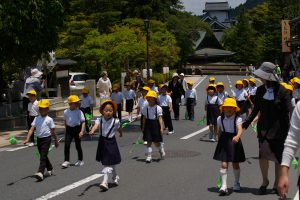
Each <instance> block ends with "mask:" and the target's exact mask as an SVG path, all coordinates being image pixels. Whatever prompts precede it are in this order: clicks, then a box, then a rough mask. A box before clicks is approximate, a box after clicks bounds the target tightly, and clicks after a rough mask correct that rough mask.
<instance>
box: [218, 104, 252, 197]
mask: <svg viewBox="0 0 300 200" xmlns="http://www.w3.org/2000/svg"><path fill="white" fill-rule="evenodd" d="M220 109H221V112H222V114H221V116H219V117H218V137H219V140H218V144H217V147H216V150H215V153H214V157H213V158H214V159H215V160H218V161H221V169H220V177H221V178H222V186H221V188H220V190H219V193H220V196H225V195H227V194H228V189H227V173H228V164H229V163H232V167H233V173H234V185H233V190H234V191H240V190H241V186H240V172H241V171H240V165H239V163H241V162H245V160H246V159H245V153H244V148H243V144H242V141H241V139H240V137H241V135H242V133H243V128H242V123H243V121H242V118H241V117H239V116H238V115H237V112H238V111H239V107H238V106H237V104H236V100H235V99H233V98H226V99H225V100H224V103H223V105H222V106H221V107H220Z"/></svg>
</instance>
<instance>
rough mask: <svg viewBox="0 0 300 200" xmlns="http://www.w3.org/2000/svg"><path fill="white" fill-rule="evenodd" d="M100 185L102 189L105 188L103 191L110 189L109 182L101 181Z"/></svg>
mask: <svg viewBox="0 0 300 200" xmlns="http://www.w3.org/2000/svg"><path fill="white" fill-rule="evenodd" d="M99 186H100V189H101V190H103V191H107V190H108V184H107V183H101V184H100V185H99Z"/></svg>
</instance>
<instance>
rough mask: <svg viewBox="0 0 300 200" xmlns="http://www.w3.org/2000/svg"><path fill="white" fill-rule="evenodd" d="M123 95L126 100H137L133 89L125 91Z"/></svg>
mask: <svg viewBox="0 0 300 200" xmlns="http://www.w3.org/2000/svg"><path fill="white" fill-rule="evenodd" d="M123 95H124V98H125V99H126V100H129V99H134V98H135V92H134V91H133V90H132V89H130V90H125V91H124V92H123Z"/></svg>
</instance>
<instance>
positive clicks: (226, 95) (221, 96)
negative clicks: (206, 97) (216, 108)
mask: <svg viewBox="0 0 300 200" xmlns="http://www.w3.org/2000/svg"><path fill="white" fill-rule="evenodd" d="M228 96H229V94H228V92H226V91H223V92H221V93H219V92H218V97H219V99H221V101H222V103H223V101H224V99H225V98H227V97H228Z"/></svg>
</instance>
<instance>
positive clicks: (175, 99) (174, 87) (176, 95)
mask: <svg viewBox="0 0 300 200" xmlns="http://www.w3.org/2000/svg"><path fill="white" fill-rule="evenodd" d="M178 80H179V76H178V74H177V73H174V74H173V76H172V81H170V82H169V85H168V92H171V98H172V106H173V111H174V118H175V120H179V103H180V100H181V95H183V94H184V90H183V87H182V85H181V83H179V81H178Z"/></svg>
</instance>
